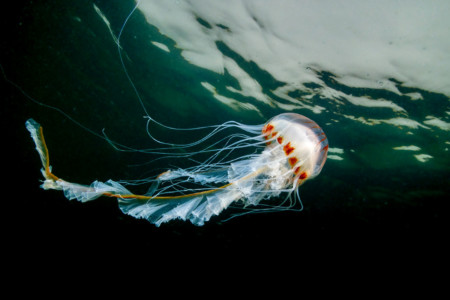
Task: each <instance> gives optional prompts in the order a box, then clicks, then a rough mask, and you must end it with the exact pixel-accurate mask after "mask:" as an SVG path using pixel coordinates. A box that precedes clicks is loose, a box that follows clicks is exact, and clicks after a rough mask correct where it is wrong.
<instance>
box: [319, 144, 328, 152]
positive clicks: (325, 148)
mask: <svg viewBox="0 0 450 300" xmlns="http://www.w3.org/2000/svg"><path fill="white" fill-rule="evenodd" d="M320 151H328V145H326V146H325V147H323V148H322V150H320Z"/></svg>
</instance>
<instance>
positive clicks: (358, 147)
mask: <svg viewBox="0 0 450 300" xmlns="http://www.w3.org/2000/svg"><path fill="white" fill-rule="evenodd" d="M225 2H226V4H225ZM336 3H337V2H333V1H317V2H314V3H313V2H309V1H243V0H242V1H229V2H228V1H224V2H222V1H181V0H180V1H175V0H174V1H142V2H141V3H140V5H139V7H138V9H137V10H136V11H134V12H133V14H132V15H130V13H131V12H132V11H133V8H134V7H135V5H136V2H135V1H131V0H130V1H123V0H122V1H87V0H83V1H57V0H54V1H22V2H20V1H17V2H15V4H14V5H15V6H14V7H12V8H10V10H9V11H8V12H6V11H5V12H3V13H4V14H5V16H4V18H3V19H2V22H3V24H2V30H3V33H4V34H3V36H4V39H3V40H2V41H1V43H2V47H1V51H2V53H1V61H0V63H1V65H2V69H3V76H4V77H5V79H4V80H2V94H3V100H2V102H3V103H2V106H3V107H2V109H1V119H2V122H4V123H5V124H4V126H3V128H4V132H3V137H2V140H3V147H2V148H6V152H7V153H8V155H7V156H4V157H6V159H7V162H8V163H9V162H12V163H13V166H12V167H10V168H9V170H10V172H12V171H13V170H14V172H17V173H14V174H16V175H11V176H8V177H9V178H8V179H7V188H6V189H7V190H8V192H11V194H10V195H9V196H8V205H10V206H11V207H12V208H11V209H10V210H9V212H8V211H5V212H4V213H5V214H8V215H11V217H12V218H11V219H10V220H9V221H8V228H10V229H7V231H8V232H9V233H10V234H11V235H12V236H13V237H14V240H15V241H16V242H18V243H19V245H21V248H28V249H30V248H31V249H34V248H45V249H47V248H48V249H50V248H51V249H53V250H52V251H58V250H65V249H68V248H71V249H78V250H82V249H84V247H94V248H95V247H100V248H101V247H105V248H108V249H118V248H120V249H122V248H128V249H138V248H139V249H145V251H150V252H149V253H161V254H162V253H166V251H168V250H169V249H171V250H174V249H178V250H180V251H182V250H183V249H191V250H192V249H196V250H199V251H204V250H205V249H209V250H212V251H214V250H217V249H220V250H224V249H225V250H242V251H244V252H245V250H243V249H248V248H252V249H259V250H260V251H261V252H266V251H273V249H277V251H278V252H277V255H279V254H280V253H281V252H283V251H286V252H285V253H287V254H288V255H289V256H290V255H293V254H295V255H300V256H301V255H302V253H304V251H305V248H311V247H326V248H327V249H330V251H334V250H337V249H340V248H342V247H344V246H343V245H352V247H354V248H353V249H354V251H359V250H361V249H359V248H358V246H357V245H360V243H363V242H364V243H366V244H367V243H368V244H369V245H370V247H378V248H379V249H382V251H384V250H386V251H390V250H388V249H391V250H392V245H397V246H401V245H407V246H405V248H406V247H408V248H409V247H412V248H415V247H416V246H418V245H426V248H427V249H431V251H436V252H439V251H442V245H443V244H444V243H445V239H446V238H448V230H447V229H446V227H447V226H448V222H447V219H448V217H447V212H448V211H447V207H448V204H447V202H448V200H449V192H450V180H449V178H450V177H449V175H450V170H449V165H450V158H449V151H448V149H449V147H450V135H449V131H450V120H449V119H450V105H449V96H450V84H449V82H450V54H449V53H450V52H449V51H448V49H450V39H449V33H450V32H449V28H450V22H449V19H448V15H449V13H450V4H449V2H447V1H432V2H426V1H410V2H408V4H407V5H406V4H401V3H395V4H394V3H393V2H392V1H391V2H390V1H386V3H384V2H383V3H379V2H378V1H373V2H372V1H342V2H340V4H339V5H338V4H336ZM129 16H130V17H129ZM128 17H129V19H128V22H127V23H126V26H125V27H122V26H123V25H124V22H125V20H126V19H127V18H128ZM122 28H123V31H122V33H121V35H120V36H119V34H120V32H121V30H122ZM119 38H120V51H121V54H122V58H123V64H122V61H121V58H120V56H119V49H118V44H117V41H118V39H119ZM124 66H125V68H126V71H127V72H128V75H129V77H130V79H131V81H132V82H133V84H134V86H133V85H132V84H131V83H130V80H129V78H128V77H127V73H126V72H125V69H124ZM139 99H141V100H142V104H143V106H144V107H145V109H146V111H147V112H148V113H149V115H151V116H152V117H153V118H154V119H156V120H158V121H159V122H162V123H164V124H166V125H168V126H172V127H178V128H189V127H199V126H205V125H214V124H221V123H223V122H226V121H229V120H235V121H238V122H241V123H245V124H262V123H265V122H266V121H267V120H268V119H270V118H272V117H273V116H275V115H277V114H280V113H283V112H296V113H300V114H303V115H305V116H307V117H309V118H311V119H313V120H314V121H315V122H317V123H318V124H319V125H320V126H321V127H322V129H323V130H324V131H325V133H326V134H327V137H328V141H329V146H330V150H329V152H328V160H327V162H326V163H325V166H324V168H323V170H322V172H321V174H320V175H319V176H318V177H317V178H315V179H313V180H311V181H307V182H306V183H305V184H304V185H302V186H301V187H300V189H301V190H300V196H301V199H302V202H303V205H304V210H303V211H302V212H279V213H264V214H248V215H244V216H241V217H236V218H233V219H231V220H228V221H224V220H225V219H226V218H227V217H229V216H230V214H229V213H228V214H227V212H224V215H220V216H219V217H216V218H213V219H212V220H211V221H210V222H208V223H207V224H205V226H203V227H196V226H193V225H191V224H190V223H189V222H181V221H180V222H177V221H175V222H171V223H169V224H164V225H162V226H161V227H160V228H156V227H155V226H154V225H152V224H150V223H148V222H147V221H145V220H137V219H134V218H132V217H129V216H126V215H124V214H122V213H121V212H120V210H119V209H118V207H117V204H116V203H115V200H113V199H109V198H105V199H103V198H102V199H98V200H96V201H93V202H90V203H86V204H81V203H78V202H75V201H68V200H67V199H66V198H65V197H64V196H63V194H62V193H61V192H55V191H44V190H42V189H40V188H39V185H40V180H41V174H40V171H39V170H40V168H41V166H40V161H39V158H38V155H37V153H35V149H34V145H33V143H32V140H31V138H30V137H29V134H28V132H27V131H26V129H25V126H24V123H25V121H26V120H27V119H28V118H34V119H35V120H36V121H38V122H39V123H40V124H41V125H42V126H43V128H44V133H45V136H46V141H47V146H48V148H49V151H50V159H51V165H52V166H53V171H54V173H55V174H56V175H57V176H61V177H62V178H64V179H66V180H68V181H71V182H76V183H81V184H90V183H91V182H93V181H94V180H102V181H106V180H107V179H114V180H120V179H142V178H147V177H149V176H152V175H155V174H158V173H161V172H162V171H164V170H165V169H168V168H174V167H186V166H192V164H193V162H192V161H187V160H185V161H183V160H180V159H178V160H176V161H170V160H167V159H164V160H157V161H153V160H154V159H155V157H152V156H151V155H148V154H144V153H139V152H124V151H117V150H116V149H114V148H113V147H112V146H111V145H110V144H109V143H108V142H107V141H106V140H105V139H104V138H102V137H104V136H105V135H106V136H107V137H108V138H109V139H111V140H113V141H116V142H118V143H121V144H123V145H126V146H128V147H131V148H134V149H146V148H155V147H157V146H158V145H157V144H155V143H154V142H152V141H151V139H150V138H149V137H148V135H147V132H146V119H145V118H144V116H145V111H144V109H143V106H142V105H141V103H140V100H139ZM151 130H152V133H153V134H154V135H155V136H156V137H158V138H159V139H161V140H164V141H168V142H173V143H181V142H190V141H193V140H196V139H198V138H200V136H201V134H200V133H198V135H196V134H194V133H192V132H189V131H188V132H183V131H181V132H174V131H168V130H167V129H164V128H157V127H155V128H152V129H151ZM19 228H20V229H19ZM13 229H14V230H15V231H12V230H13ZM11 232H14V233H11ZM338 241H339V242H338ZM358 249H359V250H358ZM152 251H153V252H152ZM243 255H244V256H245V255H247V254H245V253H244V254H243Z"/></svg>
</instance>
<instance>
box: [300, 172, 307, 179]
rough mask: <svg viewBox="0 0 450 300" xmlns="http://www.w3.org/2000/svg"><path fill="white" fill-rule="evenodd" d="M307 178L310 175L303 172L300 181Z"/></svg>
mask: <svg viewBox="0 0 450 300" xmlns="http://www.w3.org/2000/svg"><path fill="white" fill-rule="evenodd" d="M306 177H308V175H307V174H306V173H305V172H302V173H301V174H300V177H299V178H300V179H306Z"/></svg>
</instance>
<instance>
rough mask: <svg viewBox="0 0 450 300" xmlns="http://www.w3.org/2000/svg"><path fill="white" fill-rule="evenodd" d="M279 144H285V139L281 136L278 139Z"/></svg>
mask: <svg viewBox="0 0 450 300" xmlns="http://www.w3.org/2000/svg"><path fill="white" fill-rule="evenodd" d="M277 142H278V144H280V145H281V144H282V143H283V137H281V136H279V137H278V138H277Z"/></svg>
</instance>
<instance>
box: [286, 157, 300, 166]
mask: <svg viewBox="0 0 450 300" xmlns="http://www.w3.org/2000/svg"><path fill="white" fill-rule="evenodd" d="M288 161H289V164H290V165H291V167H293V166H295V164H296V163H297V162H298V159H297V158H296V157H289V159H288Z"/></svg>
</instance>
